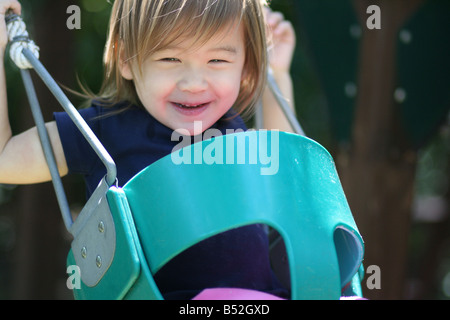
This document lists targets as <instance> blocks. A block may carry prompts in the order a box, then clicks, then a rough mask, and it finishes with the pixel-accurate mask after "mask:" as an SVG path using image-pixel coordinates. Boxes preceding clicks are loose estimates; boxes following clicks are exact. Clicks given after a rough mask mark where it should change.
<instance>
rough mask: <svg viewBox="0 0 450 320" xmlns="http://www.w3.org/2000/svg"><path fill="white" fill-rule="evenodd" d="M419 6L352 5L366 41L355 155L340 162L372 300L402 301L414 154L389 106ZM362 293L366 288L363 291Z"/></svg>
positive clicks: (386, 0)
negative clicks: (376, 15) (376, 272)
mask: <svg viewBox="0 0 450 320" xmlns="http://www.w3.org/2000/svg"><path fill="white" fill-rule="evenodd" d="M421 2H422V0H411V1H404V0H380V1H373V0H371V1H368V0H355V1H354V6H355V8H356V11H357V13H358V16H359V17H360V19H361V25H362V26H363V30H364V34H363V38H362V43H361V48H360V61H359V64H360V65H359V70H360V71H359V79H358V97H357V101H356V111H355V112H356V113H355V120H354V128H353V141H352V149H351V151H350V152H349V154H345V155H342V154H341V155H339V156H338V158H341V159H342V158H345V159H347V161H345V162H344V163H342V162H339V163H338V166H339V170H340V172H341V177H342V183H343V186H344V189H345V190H346V194H347V196H348V200H349V204H350V206H351V208H352V212H353V213H354V215H355V220H356V223H357V225H358V227H359V229H360V232H361V234H362V236H363V238H364V240H365V247H366V253H365V261H364V265H365V267H366V268H367V267H368V266H369V265H377V266H379V267H380V269H381V289H380V290H377V289H372V290H367V289H366V290H365V292H364V294H365V296H367V297H368V298H370V299H401V298H402V297H403V290H404V289H403V288H404V280H405V275H406V273H405V267H406V258H407V247H408V246H407V242H408V235H409V229H410V220H411V218H410V213H411V204H412V199H413V188H414V177H415V168H416V153H415V151H414V150H413V149H412V148H410V144H409V143H408V141H407V139H406V138H405V137H404V133H403V132H404V130H403V128H401V127H400V123H401V122H400V121H399V115H398V111H399V108H398V107H397V106H396V102H395V100H394V91H395V85H396V76H397V75H396V69H397V68H396V44H397V35H398V31H399V28H400V27H401V26H402V24H403V23H404V22H405V20H406V19H407V18H408V17H409V16H410V15H411V14H412V13H413V12H414V11H415V10H416V9H417V8H418V6H419V4H420V3H421ZM372 4H375V5H378V6H379V7H380V8H381V29H379V30H378V29H374V30H369V29H367V28H365V26H366V19H367V18H368V14H367V13H366V9H367V8H368V7H369V6H370V5H372ZM363 288H365V285H363Z"/></svg>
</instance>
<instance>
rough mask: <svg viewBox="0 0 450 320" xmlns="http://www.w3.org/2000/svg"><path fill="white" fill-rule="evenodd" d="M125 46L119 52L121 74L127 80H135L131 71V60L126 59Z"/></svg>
mask: <svg viewBox="0 0 450 320" xmlns="http://www.w3.org/2000/svg"><path fill="white" fill-rule="evenodd" d="M123 51H124V50H123V48H121V49H120V52H119V71H120V75H121V76H122V77H123V78H125V79H126V80H133V73H132V72H131V62H130V61H129V60H128V59H126V57H125V54H124V52H123Z"/></svg>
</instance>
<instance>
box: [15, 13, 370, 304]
mask: <svg viewBox="0 0 450 320" xmlns="http://www.w3.org/2000/svg"><path fill="white" fill-rule="evenodd" d="M15 23H23V22H22V21H21V19H20V17H17V16H15V17H11V15H10V17H9V22H8V29H10V28H9V26H10V24H15ZM13 29H14V28H13ZM16 29H17V28H16ZM19 29H20V28H19ZM22 29H23V30H25V27H23V28H22ZM22 33H23V31H22ZM19 36H20V37H19V40H17V37H18V36H17V35H15V36H14V35H12V36H11V35H10V40H11V41H13V43H18V42H25V45H23V46H22V47H21V48H20V50H19V49H17V48H16V49H15V50H16V51H18V54H16V60H19V59H22V61H27V62H29V63H30V65H31V67H32V68H34V69H35V71H36V72H37V73H38V75H39V76H40V77H41V78H42V80H43V81H44V82H45V83H46V85H47V86H48V87H49V89H50V90H51V91H52V93H53V94H54V95H55V97H56V98H57V100H58V101H59V102H60V103H61V105H62V106H63V108H64V109H65V111H66V112H67V113H68V114H69V116H70V117H71V118H72V119H73V121H74V122H75V124H76V125H77V126H78V128H79V129H80V131H81V132H82V133H83V134H84V136H85V137H86V139H87V140H88V142H89V143H90V144H91V146H92V147H93V149H94V150H95V151H96V153H97V154H98V155H99V157H100V159H101V160H102V162H103V163H104V164H105V167H106V169H107V174H106V176H105V177H104V178H103V179H102V181H100V183H99V185H98V187H97V189H96V190H95V191H94V193H93V194H92V196H91V197H90V199H88V201H87V203H86V205H85V206H84V208H83V210H82V211H81V213H80V214H79V215H78V217H77V219H76V220H75V222H72V220H71V215H70V211H69V210H68V205H67V200H66V199H65V194H64V192H63V191H61V183H60V178H59V176H58V174H57V170H55V168H56V164H55V161H54V158H53V155H52V153H51V150H49V149H51V148H49V146H50V143H49V141H48V137H47V136H46V132H45V126H44V124H43V121H42V119H41V118H42V117H41V115H39V112H38V111H37V110H36V109H39V106H38V103H37V99H36V97H35V93H34V90H33V86H32V83H31V79H30V77H29V73H28V70H24V69H26V68H31V67H30V66H24V68H22V67H21V66H19V67H20V68H21V69H22V70H21V72H22V76H23V79H24V84H25V88H26V90H27V94H28V97H29V100H30V105H31V108H32V110H33V116H34V117H35V121H36V126H37V127H38V131H39V133H40V137H41V142H42V145H43V149H44V153H45V155H46V158H47V161H48V164H49V168H50V172H51V173H52V180H53V183H54V186H55V191H56V193H57V197H58V201H59V203H60V207H61V211H62V215H63V219H64V222H65V223H66V227H67V229H68V231H69V232H70V233H71V234H72V235H73V237H74V239H73V242H72V248H71V250H70V252H69V254H68V258H67V264H68V265H76V266H78V267H79V268H80V275H81V280H82V281H81V288H80V289H75V290H74V296H75V298H76V299H162V295H161V293H160V291H159V289H158V287H157V285H156V283H155V282H154V280H153V275H154V274H155V273H156V272H157V271H158V270H160V269H161V268H162V267H163V266H164V265H165V264H166V263H167V262H168V261H170V260H171V259H172V258H173V257H175V256H176V255H177V254H179V253H181V252H182V251H184V250H186V249H187V248H189V247H191V246H193V245H194V244H196V243H198V242H200V241H202V240H204V239H207V238H208V237H211V236H213V235H216V234H218V233H221V232H224V231H227V230H230V229H233V228H237V227H241V226H245V225H249V224H265V225H267V226H269V227H271V228H273V229H274V230H276V231H277V232H278V233H279V234H280V235H281V237H282V239H283V241H284V248H285V250H286V254H287V258H288V272H289V274H290V288H291V298H292V299H339V298H340V297H341V295H342V293H343V291H344V289H345V288H348V289H347V291H346V292H345V294H348V295H357V296H362V294H361V286H360V280H361V278H360V274H359V272H358V271H360V270H361V268H362V265H361V264H362V259H363V251H364V245H363V241H362V238H361V236H360V234H359V232H358V229H357V227H356V224H355V221H354V219H353V217H352V214H351V212H350V209H349V206H348V204H347V200H346V198H345V195H344V192H343V190H342V187H341V184H340V181H339V177H338V174H337V172H336V168H335V165H334V162H333V159H332V157H331V156H330V154H329V153H328V152H327V151H326V150H325V149H324V148H323V147H322V146H320V145H319V144H318V143H317V142H314V141H313V140H311V139H309V138H306V137H304V136H301V135H299V134H289V133H284V132H278V131H247V132H241V133H235V134H230V135H226V136H220V137H215V138H213V139H210V140H205V141H201V142H198V143H196V144H193V145H190V146H187V147H185V148H183V149H180V150H178V151H175V153H173V154H172V155H168V156H166V157H164V158H162V159H160V160H158V161H156V162H155V163H153V164H152V165H150V166H148V167H147V168H146V169H144V170H143V171H141V172H140V173H138V174H137V175H136V176H135V177H134V178H132V179H131V180H130V181H129V182H128V183H126V185H124V186H123V188H119V187H117V186H115V177H116V172H115V164H114V162H113V160H112V159H111V158H110V157H109V154H108V153H107V151H106V150H104V148H103V146H102V145H101V144H100V142H99V141H98V139H97V138H96V137H95V135H94V134H93V133H92V131H91V130H90V128H89V127H88V126H87V124H86V123H85V122H84V120H83V119H82V118H81V116H79V114H78V112H77V111H76V109H75V108H74V107H73V105H71V103H70V101H69V100H68V99H67V98H66V97H65V95H64V94H63V93H62V91H61V90H60V89H59V87H58V86H57V85H56V83H55V82H54V81H53V79H52V78H51V76H50V75H49V74H48V73H47V71H46V70H45V68H44V67H43V66H42V64H40V62H39V60H38V58H37V57H36V56H35V54H34V53H33V50H31V49H32V48H31V49H30V47H27V46H30V41H29V40H27V39H25V40H24V36H23V34H22V35H19ZM17 56H19V57H17ZM12 58H13V60H15V59H14V57H13V56H12ZM16 60H15V62H16ZM16 64H18V63H17V62H16ZM18 65H19V64H18ZM43 127H44V130H40V129H42V128H43ZM246 141H248V143H246ZM230 145H231V146H232V147H231V148H229V146H230ZM225 146H226V147H225ZM255 146H257V147H255ZM258 147H259V150H260V151H261V148H265V149H264V150H276V152H277V155H278V158H277V161H278V164H277V165H278V166H277V168H278V172H276V174H261V173H262V172H263V171H264V170H265V169H267V163H262V161H256V162H255V161H253V162H252V161H244V162H243V163H238V162H237V161H234V162H232V163H231V164H228V163H229V162H228V159H229V158H228V156H229V155H230V152H232V154H233V155H238V154H244V155H247V157H248V158H249V159H250V158H251V157H252V156H251V155H252V154H254V153H255V152H257V150H258ZM221 148H223V149H221ZM272 148H275V149H272ZM211 149H215V151H216V152H219V153H220V151H223V155H224V156H225V157H226V158H227V162H226V163H224V164H217V163H216V164H207V163H201V164H188V163H185V164H175V163H174V161H173V158H172V157H173V156H174V155H179V156H180V155H181V154H183V155H184V154H191V155H194V154H195V153H198V152H199V151H200V153H201V154H202V155H203V154H205V153H208V152H211ZM227 154H228V155H227ZM273 156H274V155H272V157H273ZM217 181H221V183H220V184H217ZM186 186H189V188H186ZM199 190H201V191H200V192H199ZM229 199H233V201H229ZM205 263H207V262H205ZM349 284H350V286H349ZM206 289H208V288H206ZM207 297H208V296H207ZM220 297H221V298H225V299H226V298H227V297H226V296H223V295H221V296H220ZM229 298H232V297H229Z"/></svg>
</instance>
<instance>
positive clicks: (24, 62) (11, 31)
mask: <svg viewBox="0 0 450 320" xmlns="http://www.w3.org/2000/svg"><path fill="white" fill-rule="evenodd" d="M6 26H7V29H8V37H9V41H10V43H11V46H10V49H9V54H10V56H11V59H12V60H13V61H14V63H15V64H16V65H17V67H19V68H20V69H32V68H33V66H32V65H31V64H30V62H29V61H28V59H27V58H26V57H25V56H24V55H23V53H22V52H23V49H28V50H30V51H31V52H32V53H33V55H34V56H35V57H36V58H37V59H39V47H38V46H37V45H36V44H35V43H34V41H33V40H31V39H30V38H29V35H28V32H27V26H26V24H25V22H24V21H23V20H22V18H21V17H20V16H19V15H17V14H8V15H7V16H6Z"/></svg>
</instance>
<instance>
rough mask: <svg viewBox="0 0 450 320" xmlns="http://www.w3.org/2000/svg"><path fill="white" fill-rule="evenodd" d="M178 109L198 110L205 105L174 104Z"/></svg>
mask: <svg viewBox="0 0 450 320" xmlns="http://www.w3.org/2000/svg"><path fill="white" fill-rule="evenodd" d="M174 103H175V104H176V105H177V106H178V107H180V108H185V109H192V108H200V107H203V106H204V105H206V103H202V104H197V105H186V104H181V103H176V102H174Z"/></svg>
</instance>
